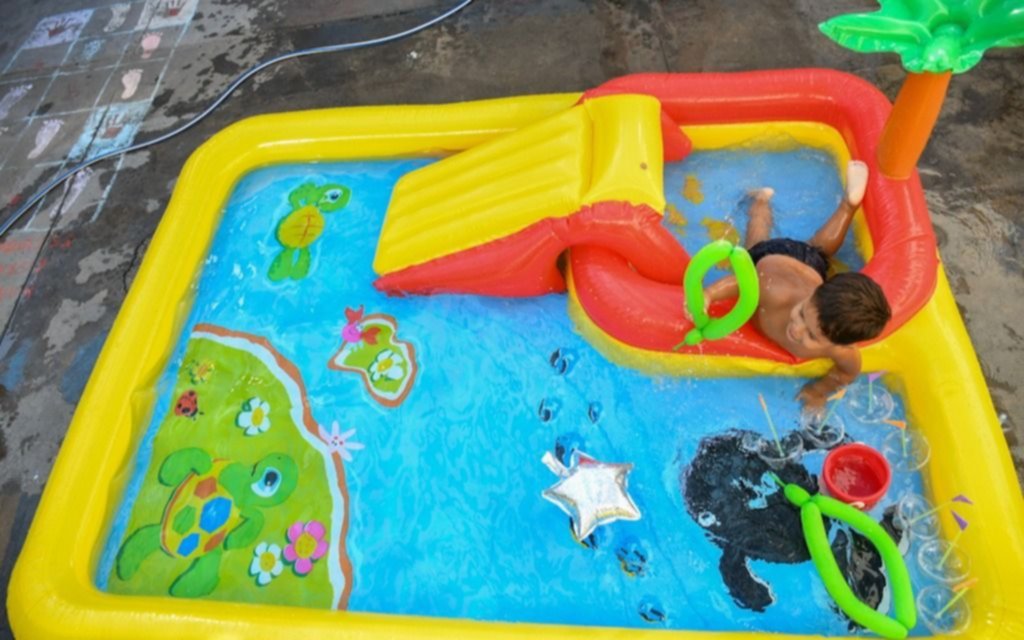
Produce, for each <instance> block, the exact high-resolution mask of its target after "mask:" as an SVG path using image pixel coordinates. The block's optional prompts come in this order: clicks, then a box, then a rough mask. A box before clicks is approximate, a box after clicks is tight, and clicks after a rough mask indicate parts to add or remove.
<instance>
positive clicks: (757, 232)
mask: <svg viewBox="0 0 1024 640" xmlns="http://www.w3.org/2000/svg"><path fill="white" fill-rule="evenodd" d="M773 195H775V190H774V189H769V188H768V187H765V188H763V189H757V190H756V191H751V192H750V209H748V210H747V216H748V219H747V239H746V247H747V249H749V248H751V247H753V246H754V245H755V244H757V243H758V242H762V241H764V240H767V239H768V238H770V237H771V232H772V204H771V200H772V196H773Z"/></svg>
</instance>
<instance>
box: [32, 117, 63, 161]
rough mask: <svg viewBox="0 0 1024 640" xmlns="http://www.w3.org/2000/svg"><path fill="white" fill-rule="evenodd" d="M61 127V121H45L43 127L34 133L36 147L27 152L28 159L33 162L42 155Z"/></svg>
mask: <svg viewBox="0 0 1024 640" xmlns="http://www.w3.org/2000/svg"><path fill="white" fill-rule="evenodd" d="M63 126H64V121H63V120H58V119H51V120H47V121H45V122H44V123H43V126H41V127H39V131H36V146H34V147H32V150H31V151H29V152H28V159H29V160H35V159H36V158H38V157H39V156H40V155H42V153H43V152H44V151H46V147H48V146H50V143H51V142H53V139H54V138H55V137H57V133H58V132H59V131H60V128H61V127H63Z"/></svg>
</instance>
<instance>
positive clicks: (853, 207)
mask: <svg viewBox="0 0 1024 640" xmlns="http://www.w3.org/2000/svg"><path fill="white" fill-rule="evenodd" d="M867 185H868V166H867V165H866V164H864V163H863V162H860V161H859V160H851V161H850V164H849V165H847V167H846V195H845V197H844V198H843V201H842V202H840V203H839V206H838V207H836V210H835V212H834V213H833V214H832V217H831V218H829V219H828V220H827V221H826V222H825V224H824V225H822V227H821V228H820V229H818V231H817V232H816V233H815V234H814V237H812V238H811V239H810V241H809V242H808V244H810V245H811V246H814V247H818V248H819V249H821V250H822V251H824V252H825V255H828V256H832V255H834V254H835V252H836V251H839V247H841V246H842V245H843V240H844V239H845V238H846V231H847V230H848V229H849V228H850V222H852V221H853V214H854V213H855V212H856V211H857V207H859V206H860V203H861V200H863V199H864V190H865V189H866V188H867Z"/></svg>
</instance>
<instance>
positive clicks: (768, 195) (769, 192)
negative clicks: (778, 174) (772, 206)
mask: <svg viewBox="0 0 1024 640" xmlns="http://www.w3.org/2000/svg"><path fill="white" fill-rule="evenodd" d="M774 195H775V189H772V188H771V187H761V188H760V189H751V190H750V191H748V192H747V196H748V197H749V198H752V199H753V200H755V201H757V202H768V201H769V200H771V199H772V196H774Z"/></svg>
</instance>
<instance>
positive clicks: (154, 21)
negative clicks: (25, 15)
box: [0, 0, 199, 231]
mask: <svg viewBox="0 0 1024 640" xmlns="http://www.w3.org/2000/svg"><path fill="white" fill-rule="evenodd" d="M198 4H199V2H198V0H146V2H145V6H144V8H143V11H142V16H141V17H140V20H139V21H138V23H136V26H135V27H134V28H132V29H128V30H124V31H122V32H121V33H125V32H138V31H142V32H144V33H148V32H151V31H152V30H153V29H168V28H170V27H177V28H178V37H177V38H176V39H175V41H174V44H173V45H172V46H171V47H170V49H169V51H167V53H166V55H158V56H154V57H152V58H149V59H147V62H157V63H158V62H163V63H164V64H163V66H162V67H161V69H160V72H159V74H158V76H157V79H156V82H155V83H154V86H153V89H152V91H150V93H149V95H148V96H147V97H145V98H144V99H143V100H138V101H134V102H132V103H111V104H108V105H106V106H104V107H100V105H99V103H100V101H101V100H102V99H103V98H104V97H105V96H106V93H107V87H108V86H109V85H110V82H111V80H112V79H113V78H115V77H117V76H118V71H120V70H121V69H122V68H123V67H124V64H125V58H126V56H127V55H128V53H129V52H130V51H131V52H134V51H135V50H136V48H137V46H138V43H135V44H132V43H128V44H126V45H125V46H124V47H123V48H122V50H121V52H120V55H119V57H118V61H117V63H116V64H114V65H108V66H102V67H97V68H96V69H97V70H106V69H109V70H110V71H111V73H110V74H108V76H107V78H106V80H105V81H104V83H103V86H102V88H101V90H100V92H99V94H98V95H97V97H96V99H95V100H94V102H93V105H92V107H90V108H86V109H74V110H70V111H63V112H52V113H47V114H45V116H35V115H34V112H35V111H36V110H37V109H38V108H39V106H40V105H41V104H43V102H44V101H45V99H46V96H47V95H48V94H49V92H50V90H51V88H52V87H53V84H54V83H55V82H56V81H57V79H58V78H59V77H61V76H68V75H72V74H73V73H76V72H63V71H61V70H60V69H58V70H56V71H55V72H54V73H53V74H51V75H50V76H43V77H42V78H44V79H45V78H49V83H48V84H47V87H46V90H45V91H44V92H43V94H42V96H41V97H40V99H39V101H38V102H37V103H36V105H35V108H34V109H33V111H32V112H33V115H31V116H30V117H29V119H28V123H27V126H26V127H25V130H27V129H28V128H30V127H31V126H32V124H33V122H34V121H35V120H36V119H38V118H42V117H46V118H51V117H53V116H56V115H68V114H72V113H76V114H80V113H96V112H97V109H98V108H99V109H100V110H101V111H100V113H101V115H100V116H98V117H94V118H92V119H90V120H89V121H88V122H87V124H86V127H85V129H84V130H83V132H82V134H81V136H80V139H79V141H80V142H82V141H83V139H84V138H88V140H87V142H86V143H85V144H84V145H83V146H84V152H83V153H82V154H81V157H84V158H88V157H90V156H91V155H92V156H94V155H95V153H94V152H95V151H97V150H98V149H97V148H96V141H97V134H98V133H99V131H100V128H101V127H103V126H104V124H105V123H106V121H107V118H108V115H109V114H110V113H111V111H116V110H129V111H130V110H132V109H134V110H136V112H137V121H136V122H134V123H133V130H132V131H131V135H130V136H128V137H126V138H124V140H122V142H123V143H124V144H121V145H118V146H119V147H120V146H125V145H127V144H131V143H132V141H133V139H134V136H135V135H136V133H137V131H138V129H139V128H141V126H142V124H143V122H144V120H145V116H146V115H147V114H148V108H149V105H151V104H152V101H153V99H154V98H155V97H156V95H157V92H158V91H159V90H160V87H161V85H162V83H163V80H164V78H165V77H166V74H167V70H168V69H169V67H170V62H171V58H172V57H173V55H174V52H175V51H176V50H177V48H178V46H179V45H180V44H181V41H182V39H183V38H184V36H185V35H186V33H187V31H188V28H189V26H190V25H191V21H192V18H193V16H194V14H195V11H196V9H197V8H198ZM168 5H170V6H177V8H178V9H179V11H180V12H181V13H180V14H176V15H175V16H172V18H173V19H172V20H171V21H170V22H169V21H168V18H167V17H166V16H165V15H163V14H162V13H161V11H160V9H161V8H162V7H165V6H168ZM52 17H53V16H51V17H50V18H52ZM143 18H147V19H145V20H144V19H143ZM47 19H49V18H44V20H43V21H41V23H42V22H44V21H45V20H47ZM37 28H38V27H37ZM116 33H117V32H112V33H110V34H108V36H113V35H115V34H116ZM80 35H81V34H80V33H79V34H78V36H79V37H78V38H76V39H75V40H72V41H71V43H70V44H69V46H68V49H67V51H65V54H64V58H63V60H62V61H61V64H60V66H61V67H63V66H65V65H66V63H67V60H68V58H69V56H70V54H71V51H72V50H74V47H75V45H76V44H77V43H78V40H79V39H80ZM87 39H90V40H91V39H94V38H92V37H91V36H90V37H88V38H87ZM140 42H141V41H140ZM20 52H21V49H19V51H18V52H16V53H15V57H14V58H12V60H11V62H9V63H8V68H9V67H10V65H11V64H13V62H14V60H15V59H16V58H17V55H18V54H19V53H20ZM77 73H80V71H79V72H77ZM142 103H145V105H146V108H145V109H140V108H139V107H140V106H141V104H142ZM22 135H24V134H22ZM19 140H20V137H19ZM78 146H79V145H78V143H76V144H75V146H74V147H73V148H72V151H74V150H75V148H77V147H78ZM77 155H78V154H76V153H69V154H68V155H67V156H66V157H65V158H64V160H62V161H59V162H52V161H50V162H40V163H38V164H37V165H36V166H37V167H44V166H45V167H46V168H51V167H57V171H54V175H56V174H57V173H59V172H60V171H64V170H65V169H66V168H67V167H68V166H73V163H72V162H71V161H72V159H73V158H75V157H76V156H77ZM6 163H7V160H3V161H0V168H3V166H4V165H5V164H6ZM76 163H77V162H76ZM123 166H124V156H119V157H118V158H117V160H116V163H115V165H114V167H113V170H112V171H111V173H110V180H109V182H108V183H107V185H106V186H105V187H104V188H103V191H102V193H101V194H100V198H99V200H98V202H97V204H96V207H95V208H94V209H93V212H92V216H91V217H90V219H89V221H90V222H95V221H96V220H97V219H98V218H99V215H100V212H101V211H102V210H103V207H104V205H105V204H106V201H107V199H108V198H109V195H110V191H111V189H112V187H113V185H114V183H115V181H116V177H117V175H118V173H119V172H120V170H121V168H122V167H123ZM88 171H89V172H90V173H89V175H88V177H86V178H85V179H86V180H91V179H92V177H93V176H92V170H91V169H89V170H88ZM74 180H75V177H74V176H73V177H71V178H69V179H68V183H66V184H65V185H64V188H63V189H62V191H61V192H60V193H59V195H58V198H59V202H58V203H57V204H56V205H53V206H50V207H46V206H45V201H44V202H42V203H40V205H39V206H37V207H36V208H35V211H34V212H33V214H32V217H31V218H30V219H29V221H28V222H27V223H26V224H25V226H24V227H23V228H24V229H25V230H26V231H41V230H47V229H49V228H50V226H51V225H52V224H54V222H55V221H56V220H57V219H59V218H60V216H61V215H62V214H63V213H64V209H65V206H70V205H71V204H72V203H65V199H66V197H67V196H68V194H69V192H70V185H71V184H72V182H73V181H74ZM81 190H84V189H81ZM44 211H45V212H47V215H46V216H41V215H40V212H44ZM37 221H38V223H39V224H38V225H37Z"/></svg>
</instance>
